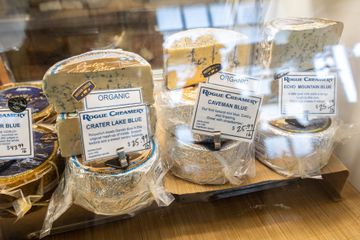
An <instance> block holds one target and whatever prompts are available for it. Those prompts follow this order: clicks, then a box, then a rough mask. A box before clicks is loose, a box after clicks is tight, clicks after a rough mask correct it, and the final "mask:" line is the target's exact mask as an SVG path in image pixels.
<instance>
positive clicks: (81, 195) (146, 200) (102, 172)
mask: <svg viewBox="0 0 360 240" xmlns="http://www.w3.org/2000/svg"><path fill="white" fill-rule="evenodd" d="M144 153H145V154H141V155H142V156H138V157H135V158H131V159H130V161H129V162H130V166H129V167H128V168H127V169H125V170H120V169H112V168H95V167H89V166H86V165H84V164H83V163H82V159H81V157H71V158H70V159H69V165H68V167H67V171H68V175H67V179H66V184H68V186H65V187H66V188H67V191H65V192H66V193H70V194H72V199H74V203H75V204H77V205H79V206H82V207H83V208H85V209H87V210H89V211H91V212H95V213H97V214H102V215H119V214H128V213H133V212H134V211H136V210H139V209H142V208H144V207H147V206H149V205H151V204H152V203H153V201H154V196H153V194H152V191H151V189H150V185H151V184H152V183H154V182H157V181H159V180H160V179H159V175H158V174H159V171H160V172H162V170H161V168H162V165H161V162H160V158H159V150H158V145H157V144H156V143H155V142H154V141H153V142H152V144H151V149H150V150H146V151H145V152H144ZM70 184H73V185H70ZM69 190H70V191H69ZM59 204H66V203H65V202H59Z"/></svg>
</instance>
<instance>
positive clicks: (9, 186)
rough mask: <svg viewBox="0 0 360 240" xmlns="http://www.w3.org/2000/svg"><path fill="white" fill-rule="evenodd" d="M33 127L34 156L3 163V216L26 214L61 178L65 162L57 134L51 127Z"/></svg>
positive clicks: (0, 206)
mask: <svg viewBox="0 0 360 240" xmlns="http://www.w3.org/2000/svg"><path fill="white" fill-rule="evenodd" d="M33 128H34V148H35V149H34V151H35V155H34V157H32V158H24V159H16V160H3V161H1V162H0V215H2V216H4V215H5V216H6V215H8V214H9V213H10V214H11V215H13V216H17V217H18V218H20V217H23V216H24V215H25V213H27V212H28V211H29V210H30V209H31V208H32V205H33V204H34V203H37V202H39V201H42V200H43V197H44V195H45V194H46V193H48V192H50V191H51V190H53V189H54V188H55V187H56V185H57V183H58V181H59V180H60V179H59V178H60V174H61V171H62V168H63V162H62V160H61V159H60V158H59V157H58V155H57V150H58V144H57V141H56V140H55V139H56V136H55V135H54V134H53V133H52V132H51V131H50V130H49V129H46V128H43V127H39V126H36V125H34V127H33Z"/></svg>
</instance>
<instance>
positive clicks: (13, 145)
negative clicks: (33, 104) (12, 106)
mask: <svg viewBox="0 0 360 240" xmlns="http://www.w3.org/2000/svg"><path fill="white" fill-rule="evenodd" d="M30 157H34V139H33V130H32V117H31V109H29V108H27V109H25V110H24V111H23V112H21V113H14V112H13V111H11V110H6V109H0V160H2V159H3V160H4V159H22V158H30Z"/></svg>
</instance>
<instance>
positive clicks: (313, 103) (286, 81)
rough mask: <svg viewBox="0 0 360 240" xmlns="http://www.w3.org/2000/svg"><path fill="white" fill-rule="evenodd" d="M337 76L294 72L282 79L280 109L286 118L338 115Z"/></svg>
mask: <svg viewBox="0 0 360 240" xmlns="http://www.w3.org/2000/svg"><path fill="white" fill-rule="evenodd" d="M336 92H337V84H336V75H331V74H327V75H317V74H316V73H313V72H293V73H289V74H287V75H285V76H283V77H282V78H280V84H279V108H280V112H281V115H286V116H302V115H311V116H332V115H336V98H337V94H336Z"/></svg>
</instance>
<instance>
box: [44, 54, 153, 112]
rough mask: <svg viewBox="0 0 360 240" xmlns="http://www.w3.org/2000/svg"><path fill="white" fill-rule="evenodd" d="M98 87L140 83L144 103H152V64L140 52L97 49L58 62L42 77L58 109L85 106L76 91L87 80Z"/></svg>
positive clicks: (135, 85) (58, 110)
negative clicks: (77, 97) (74, 95)
mask: <svg viewBox="0 0 360 240" xmlns="http://www.w3.org/2000/svg"><path fill="white" fill-rule="evenodd" d="M89 80H90V81H91V82H92V83H93V84H94V85H95V90H105V89H120V88H134V87H141V88H142V93H143V99H144V103H146V104H153V103H154V98H153V81H152V71H151V67H150V64H149V63H148V62H147V61H146V60H145V59H143V58H142V57H140V56H139V55H137V54H135V53H131V52H126V51H123V50H117V49H113V50H97V51H91V52H87V53H84V54H81V55H78V56H74V57H71V58H68V59H65V60H63V61H61V62H58V63H56V64H55V65H54V66H52V67H51V68H50V69H49V70H48V71H47V72H46V74H45V76H44V78H43V85H44V86H43V88H44V93H45V94H46V96H47V97H48V100H49V102H50V104H52V105H53V106H54V108H55V111H56V112H58V113H62V112H66V113H70V112H76V111H78V110H83V108H84V106H83V102H82V101H78V100H76V99H75V98H74V97H73V96H72V94H73V92H74V91H75V90H76V89H77V88H78V87H79V86H81V85H82V84H84V83H85V82H86V81H89Z"/></svg>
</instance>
